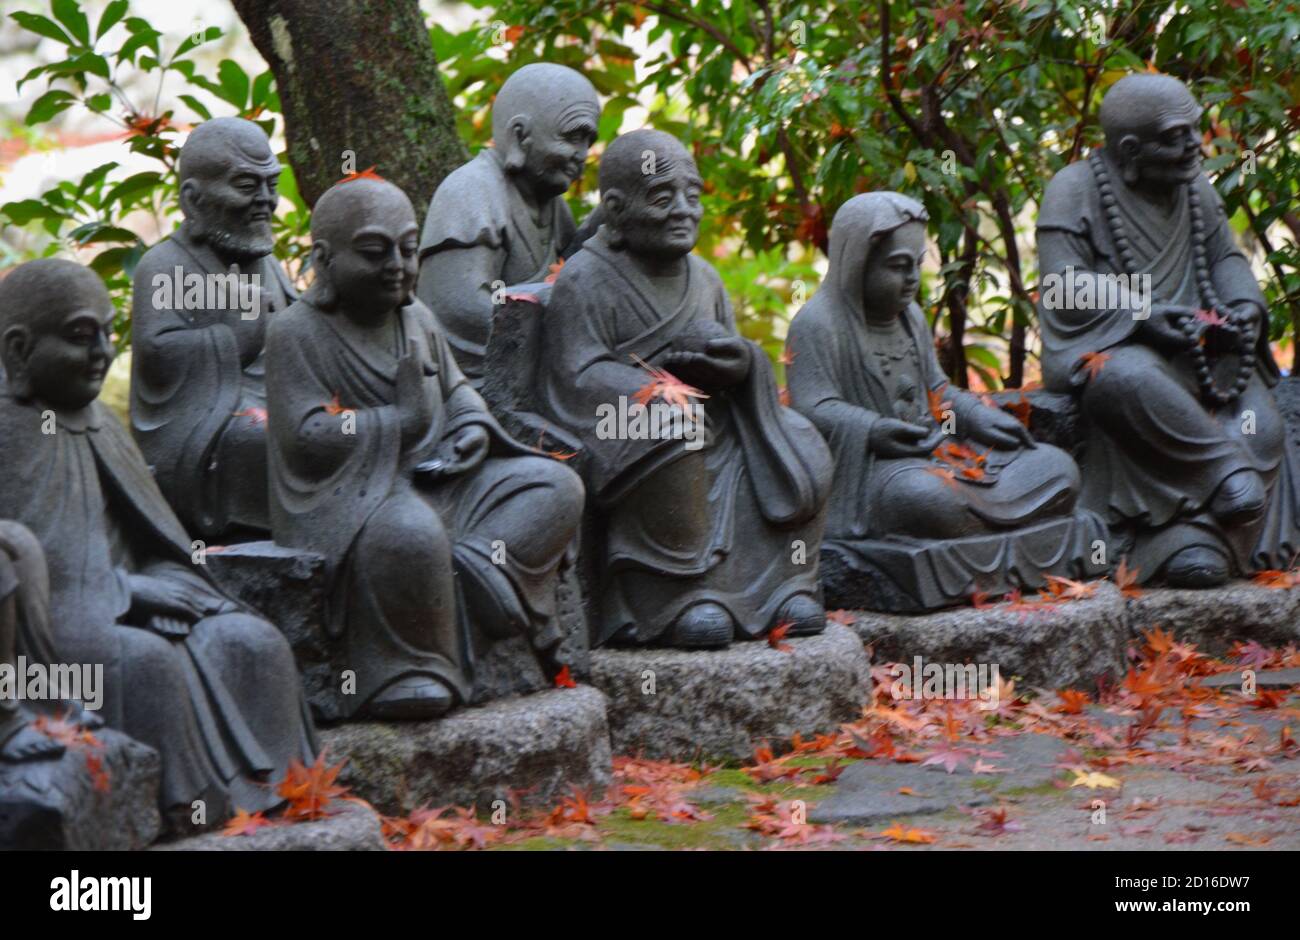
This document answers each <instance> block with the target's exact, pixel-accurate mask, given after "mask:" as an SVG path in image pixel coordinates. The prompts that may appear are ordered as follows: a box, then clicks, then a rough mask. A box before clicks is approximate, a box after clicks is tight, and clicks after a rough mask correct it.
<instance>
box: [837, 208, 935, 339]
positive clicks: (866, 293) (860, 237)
mask: <svg viewBox="0 0 1300 940" xmlns="http://www.w3.org/2000/svg"><path fill="white" fill-rule="evenodd" d="M928 219H929V215H928V214H927V213H926V211H925V207H924V206H923V205H921V204H920V203H919V202H917V201H916V200H915V199H912V198H911V197H909V196H904V195H902V194H901V193H891V192H878V193H862V194H861V195H858V196H854V197H853V198H852V199H850V200H849V201H848V202H846V203H844V205H842V206H840V208H839V211H838V212H836V213H835V218H834V219H833V220H832V221H831V233H830V258H831V271H832V274H833V276H834V277H835V278H836V288H837V289H838V290H839V291H840V292H841V293H842V294H843V295H844V297H845V299H846V300H848V302H849V303H850V304H852V305H854V306H856V305H857V303H858V301H859V298H860V299H861V303H862V307H863V309H862V312H863V313H864V315H865V316H867V317H868V318H869V319H873V320H886V319H894V318H896V317H898V316H901V315H902V313H903V311H905V310H906V309H907V308H908V306H909V305H910V304H911V303H912V302H913V301H914V300H916V292H917V290H918V289H919V288H920V286H921V262H922V260H923V259H924V257H925V224H926V221H927V220H928Z"/></svg>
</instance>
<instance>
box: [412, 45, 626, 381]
mask: <svg viewBox="0 0 1300 940" xmlns="http://www.w3.org/2000/svg"><path fill="white" fill-rule="evenodd" d="M599 120H600V99H599V98H598V97H597V96H596V89H595V88H593V87H592V85H591V82H589V81H587V79H586V78H584V77H583V76H582V75H581V74H580V73H578V72H575V71H574V70H573V69H570V68H565V67H564V66H562V65H551V64H548V63H545V62H536V63H533V64H531V65H525V66H524V67H523V68H521V69H519V70H518V71H516V72H515V73H514V74H512V75H511V76H510V77H509V78H508V79H506V81H505V83H504V84H503V85H502V86H501V90H500V91H499V92H498V93H497V97H496V100H495V101H494V102H493V105H492V143H493V145H492V146H491V147H489V148H487V149H485V150H483V151H482V152H481V153H479V155H478V156H476V157H475V158H474V159H473V160H471V161H470V162H469V163H466V164H465V165H464V166H462V167H460V168H459V169H457V170H455V171H453V172H452V173H451V174H450V175H449V176H448V177H447V178H446V179H445V180H443V181H442V184H441V185H440V186H439V187H438V190H437V192H435V193H434V194H433V201H432V202H431V203H430V204H429V214H428V215H427V216H426V217H425V220H424V232H423V235H422V237H421V239H420V280H419V284H418V286H417V288H416V293H417V295H418V296H419V298H420V300H422V301H424V303H425V305H426V306H428V307H429V309H430V310H432V311H433V313H434V315H435V316H436V317H437V318H438V322H439V323H440V324H441V325H442V328H443V331H444V332H445V334H446V337H447V341H448V342H449V343H450V344H451V348H452V352H453V353H454V354H455V356H456V362H457V363H458V364H459V365H460V368H461V371H462V372H464V373H465V375H466V376H467V377H468V378H469V379H470V381H471V382H473V383H474V385H475V387H477V386H478V385H479V383H480V381H481V380H482V373H483V356H484V351H485V347H486V345H487V339H488V333H489V331H490V329H491V325H492V309H493V304H494V296H493V295H494V293H497V294H498V296H497V297H496V298H495V303H497V304H500V303H501V297H500V292H499V291H498V287H506V286H513V285H516V284H527V283H531V282H534V281H541V280H544V279H545V278H546V277H547V276H548V275H549V274H550V271H551V266H552V265H554V264H555V263H556V262H557V261H559V260H560V259H562V258H564V257H567V256H569V255H571V254H572V253H573V252H575V251H576V250H577V249H578V247H579V246H580V245H581V243H582V240H583V239H584V238H585V237H586V235H587V234H588V233H589V232H590V231H594V229H593V228H592V225H594V224H595V223H596V219H594V218H593V219H591V220H589V224H585V225H584V226H583V228H582V230H581V231H580V230H578V229H577V228H576V226H575V225H574V221H573V215H572V213H571V212H570V211H569V206H568V204H567V203H566V202H565V201H564V193H565V192H566V191H567V190H568V188H569V186H570V185H571V184H572V183H573V181H574V180H576V179H577V178H578V177H579V176H581V175H582V169H583V165H584V164H585V163H586V161H587V150H588V149H589V148H590V147H591V145H592V143H593V142H594V141H595V140H596V125H597V122H598V121H599Z"/></svg>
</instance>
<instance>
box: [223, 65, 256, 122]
mask: <svg viewBox="0 0 1300 940" xmlns="http://www.w3.org/2000/svg"><path fill="white" fill-rule="evenodd" d="M217 81H218V83H219V85H220V90H219V91H218V92H217V94H219V95H221V97H222V98H224V99H225V100H226V101H229V102H230V103H231V104H233V105H234V106H235V107H236V108H239V109H240V110H241V111H242V110H244V106H245V105H246V104H247V103H248V86H249V82H248V73H247V72H245V71H244V70H243V69H242V68H240V67H239V63H237V62H234V61H233V60H231V59H222V60H221V64H220V65H219V66H217Z"/></svg>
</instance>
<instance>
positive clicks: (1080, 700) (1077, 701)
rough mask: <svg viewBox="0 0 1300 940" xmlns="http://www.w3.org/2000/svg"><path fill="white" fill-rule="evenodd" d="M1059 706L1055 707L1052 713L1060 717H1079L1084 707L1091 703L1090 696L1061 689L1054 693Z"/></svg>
mask: <svg viewBox="0 0 1300 940" xmlns="http://www.w3.org/2000/svg"><path fill="white" fill-rule="evenodd" d="M1056 696H1057V698H1059V699H1060V700H1061V704H1060V705H1057V706H1056V708H1054V709H1053V711H1056V712H1059V713H1061V714H1062V715H1081V714H1083V708H1084V706H1085V705H1087V704H1089V703H1090V702H1091V701H1092V696H1091V695H1089V694H1088V693H1087V692H1078V691H1076V690H1074V689H1061V690H1060V691H1058V692H1057V693H1056Z"/></svg>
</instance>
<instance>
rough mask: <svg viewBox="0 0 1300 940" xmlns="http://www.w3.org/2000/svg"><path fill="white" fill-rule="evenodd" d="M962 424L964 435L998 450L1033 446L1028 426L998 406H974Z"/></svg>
mask: <svg viewBox="0 0 1300 940" xmlns="http://www.w3.org/2000/svg"><path fill="white" fill-rule="evenodd" d="M963 424H964V425H965V426H964V427H963V429H962V430H963V433H964V435H965V436H966V437H969V438H970V439H971V440H973V441H978V442H979V443H981V444H988V445H989V446H990V447H994V448H997V449H998V450H1015V449H1017V448H1020V447H1033V446H1035V445H1034V438H1033V437H1032V436H1031V435H1030V433H1029V428H1027V427H1025V426H1024V425H1023V424H1021V423H1020V421H1019V420H1018V419H1017V418H1015V417H1014V416H1013V415H1009V414H1007V413H1006V412H1005V411H1002V410H1001V409H999V408H974V409H972V410H971V413H970V414H968V415H967V416H966V420H965V421H964V422H963Z"/></svg>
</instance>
